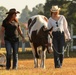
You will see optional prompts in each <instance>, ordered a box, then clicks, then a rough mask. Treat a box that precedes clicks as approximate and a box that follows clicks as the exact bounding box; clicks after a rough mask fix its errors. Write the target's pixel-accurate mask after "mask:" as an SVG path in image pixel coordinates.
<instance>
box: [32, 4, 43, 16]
mask: <svg viewBox="0 0 76 75" xmlns="http://www.w3.org/2000/svg"><path fill="white" fill-rule="evenodd" d="M37 14H44V5H43V4H38V5H36V7H34V8H33V11H32V13H31V15H32V16H33V15H37Z"/></svg>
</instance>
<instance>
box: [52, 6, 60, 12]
mask: <svg viewBox="0 0 76 75" xmlns="http://www.w3.org/2000/svg"><path fill="white" fill-rule="evenodd" d="M58 10H60V8H59V7H58V6H57V5H55V6H52V8H51V9H50V11H51V12H57V11H58Z"/></svg>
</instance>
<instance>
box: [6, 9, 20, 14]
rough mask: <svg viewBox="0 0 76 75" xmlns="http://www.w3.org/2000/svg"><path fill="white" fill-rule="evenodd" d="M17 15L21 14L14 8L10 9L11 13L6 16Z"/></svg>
mask: <svg viewBox="0 0 76 75" xmlns="http://www.w3.org/2000/svg"><path fill="white" fill-rule="evenodd" d="M14 13H15V14H17V13H20V12H19V11H16V9H15V8H12V9H10V10H9V12H7V13H6V14H14Z"/></svg>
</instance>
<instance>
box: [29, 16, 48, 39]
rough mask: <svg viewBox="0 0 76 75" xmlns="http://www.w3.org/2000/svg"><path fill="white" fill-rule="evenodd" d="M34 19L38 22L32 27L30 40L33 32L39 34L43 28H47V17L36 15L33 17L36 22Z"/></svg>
mask: <svg viewBox="0 0 76 75" xmlns="http://www.w3.org/2000/svg"><path fill="white" fill-rule="evenodd" d="M34 18H37V20H36V22H35V23H34V25H33V26H32V27H31V30H30V32H29V37H30V38H31V34H32V32H33V31H35V30H37V33H38V32H39V30H40V28H41V27H42V26H45V27H46V28H47V22H48V19H47V18H46V17H45V16H43V15H35V16H33V17H31V19H32V20H34Z"/></svg>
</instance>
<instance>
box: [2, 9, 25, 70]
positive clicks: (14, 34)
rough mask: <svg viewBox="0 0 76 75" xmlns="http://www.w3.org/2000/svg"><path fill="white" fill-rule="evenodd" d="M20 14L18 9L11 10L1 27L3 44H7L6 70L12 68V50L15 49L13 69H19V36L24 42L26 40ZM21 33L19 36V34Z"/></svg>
mask: <svg viewBox="0 0 76 75" xmlns="http://www.w3.org/2000/svg"><path fill="white" fill-rule="evenodd" d="M18 13H20V12H19V11H16V9H14V8H13V9H10V10H9V12H7V13H6V14H8V15H7V17H6V18H5V19H4V20H3V23H2V27H1V36H2V44H4V43H5V48H6V69H7V70H9V69H10V67H11V52H12V50H11V48H12V49H13V65H12V69H17V67H18V48H19V34H20V36H21V37H22V40H23V42H25V38H24V36H23V33H22V31H21V28H20V26H19V23H18V20H17V18H16V15H17V14H18ZM18 33H19V34H18Z"/></svg>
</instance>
